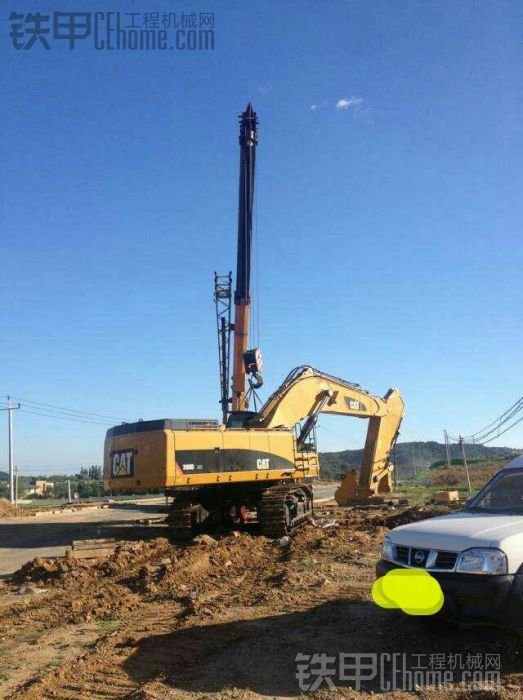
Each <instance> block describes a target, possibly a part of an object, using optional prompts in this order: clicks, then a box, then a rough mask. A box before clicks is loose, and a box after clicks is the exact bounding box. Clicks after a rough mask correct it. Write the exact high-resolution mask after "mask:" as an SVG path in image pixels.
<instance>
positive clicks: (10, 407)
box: [0, 396, 21, 505]
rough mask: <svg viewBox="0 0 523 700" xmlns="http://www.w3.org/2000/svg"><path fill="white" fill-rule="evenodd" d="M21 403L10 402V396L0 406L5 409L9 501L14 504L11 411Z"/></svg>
mask: <svg viewBox="0 0 523 700" xmlns="http://www.w3.org/2000/svg"><path fill="white" fill-rule="evenodd" d="M20 407H21V404H19V403H17V404H14V403H12V402H11V397H10V396H8V397H7V406H6V407H5V408H0V411H7V429H8V434H9V436H8V441H9V501H10V502H11V503H12V505H15V473H14V469H13V411H16V410H18V409H19V408H20Z"/></svg>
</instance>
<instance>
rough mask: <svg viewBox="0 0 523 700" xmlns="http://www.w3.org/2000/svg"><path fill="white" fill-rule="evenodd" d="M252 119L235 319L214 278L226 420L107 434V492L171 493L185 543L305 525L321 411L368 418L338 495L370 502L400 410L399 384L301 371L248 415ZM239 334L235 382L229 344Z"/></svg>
mask: <svg viewBox="0 0 523 700" xmlns="http://www.w3.org/2000/svg"><path fill="white" fill-rule="evenodd" d="M257 124H258V121H257V118H256V114H255V113H254V111H253V109H252V106H251V105H250V104H249V105H248V107H247V110H246V111H245V112H244V113H243V114H242V115H241V117H240V147H241V152H240V153H241V155H240V201H239V222H238V254H237V274H236V289H235V294H234V305H235V319H234V324H233V323H231V320H230V317H231V306H232V303H231V300H232V292H231V284H232V276H231V274H230V273H229V274H228V275H218V274H216V273H215V302H216V318H217V330H218V347H219V364H220V386H221V398H220V403H221V406H222V422H221V423H219V422H218V421H216V420H206V419H161V420H148V421H139V422H137V423H124V424H122V425H118V426H115V427H114V428H111V429H110V430H109V431H108V432H107V436H106V439H105V450H104V483H105V487H106V488H107V489H110V490H113V491H114V490H116V491H118V490H125V491H127V490H132V491H136V490H144V491H145V490H150V489H161V490H163V491H164V492H165V494H166V496H167V497H168V498H172V505H171V508H170V513H169V522H170V525H171V527H172V529H173V530H174V532H175V533H176V534H178V535H180V536H187V535H190V534H192V533H195V532H197V531H199V530H201V529H202V528H203V527H210V526H212V525H213V524H216V523H218V522H220V523H223V522H224V521H229V522H233V523H241V522H247V520H250V519H251V518H252V517H253V514H254V517H255V518H257V520H258V522H259V523H260V526H261V529H262V532H263V533H264V534H266V535H267V536H270V537H281V536H284V535H286V534H289V533H290V532H292V530H293V529H295V528H296V527H298V526H300V525H302V524H303V523H305V522H307V521H308V520H310V519H311V518H312V514H313V482H314V480H315V479H316V478H317V477H318V475H319V470H320V465H319V458H318V452H317V448H316V424H317V421H318V417H319V416H320V414H322V413H326V414H337V415H346V416H354V417H357V418H366V419H368V421H369V426H368V432H367V439H366V443H365V449H364V453H363V459H362V463H361V468H360V472H359V475H356V473H355V472H349V473H348V474H346V475H345V476H344V478H343V480H342V483H341V486H340V487H339V488H338V489H337V491H336V494H335V498H336V500H337V502H338V503H339V504H341V505H346V504H350V503H361V502H368V501H369V499H372V498H374V497H379V495H380V494H387V493H390V492H391V491H392V479H391V474H392V471H393V464H392V462H391V452H392V450H393V447H394V445H395V442H396V439H397V437H398V434H399V427H400V424H401V420H402V417H403V412H404V404H403V399H402V397H401V395H400V393H399V392H398V391H397V390H396V389H390V390H389V391H388V392H387V394H386V395H385V397H383V398H381V397H378V396H372V395H371V394H369V393H368V392H367V391H365V390H364V389H362V388H361V387H360V386H359V385H358V384H354V383H351V382H348V381H345V380H343V379H338V378H337V377H334V376H331V375H329V374H326V373H324V372H321V371H319V370H317V369H314V368H313V367H309V366H301V367H297V368H296V369H294V370H292V372H290V374H289V375H288V376H287V378H286V379H285V380H284V381H283V383H282V384H281V385H280V386H279V387H278V389H277V390H276V391H275V392H274V393H273V394H272V395H271V396H270V397H269V399H268V400H267V401H266V402H265V404H263V405H262V406H261V408H259V410H254V411H252V410H249V403H250V401H251V400H254V405H255V408H256V405H257V404H256V399H257V394H256V390H257V389H258V388H260V386H261V385H262V384H263V379H262V376H261V372H262V369H263V361H262V358H261V353H260V351H259V349H258V348H255V349H252V350H249V349H248V338H249V333H248V329H249V315H250V305H251V295H250V267H251V261H250V257H251V252H250V251H251V240H252V210H253V192H254V163H255V152H256V145H257ZM232 333H234V353H233V372H232V385H231V388H229V355H230V339H231V334H232Z"/></svg>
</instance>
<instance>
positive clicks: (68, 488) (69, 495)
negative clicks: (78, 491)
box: [67, 479, 71, 503]
mask: <svg viewBox="0 0 523 700" xmlns="http://www.w3.org/2000/svg"><path fill="white" fill-rule="evenodd" d="M67 500H68V501H69V503H71V479H67Z"/></svg>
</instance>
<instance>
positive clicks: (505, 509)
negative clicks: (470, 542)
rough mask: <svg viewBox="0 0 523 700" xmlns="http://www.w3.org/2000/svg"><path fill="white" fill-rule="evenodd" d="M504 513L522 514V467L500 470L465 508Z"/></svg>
mask: <svg viewBox="0 0 523 700" xmlns="http://www.w3.org/2000/svg"><path fill="white" fill-rule="evenodd" d="M467 510H469V511H475V512H478V511H484V512H487V513H500V514H506V515H523V469H521V470H520V469H518V470H515V469H507V470H505V471H501V472H500V473H499V474H498V475H497V476H495V477H494V479H493V480H492V481H491V482H490V483H489V484H487V486H485V488H484V489H483V490H482V491H480V492H479V494H478V495H477V496H476V498H475V499H474V500H473V501H472V502H471V504H470V506H469V507H468V508H467Z"/></svg>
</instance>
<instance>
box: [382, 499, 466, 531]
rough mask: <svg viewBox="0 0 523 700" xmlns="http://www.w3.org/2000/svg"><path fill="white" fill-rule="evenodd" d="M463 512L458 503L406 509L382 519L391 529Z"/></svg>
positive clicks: (461, 506)
mask: <svg viewBox="0 0 523 700" xmlns="http://www.w3.org/2000/svg"><path fill="white" fill-rule="evenodd" d="M460 510H463V505H462V504H460V503H443V504H441V505H431V506H419V507H416V508H408V509H407V510H405V511H403V512H402V513H395V514H394V515H390V516H388V517H385V518H384V519H383V523H382V524H383V525H385V527H388V528H390V529H392V528H393V527H398V526H399V525H407V524H408V523H415V522H418V521H419V520H428V519H429V518H435V517H437V516H439V515H449V514H450V513H457V512H458V511H460Z"/></svg>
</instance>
